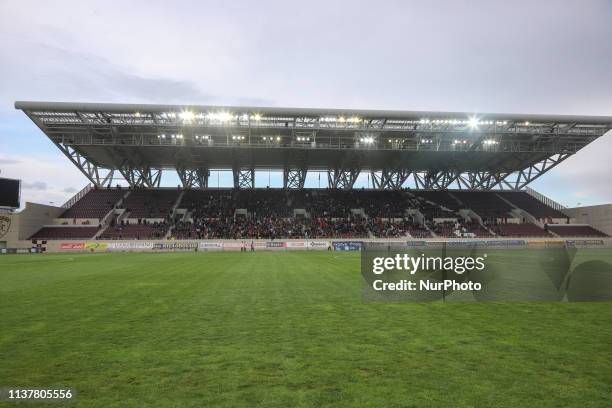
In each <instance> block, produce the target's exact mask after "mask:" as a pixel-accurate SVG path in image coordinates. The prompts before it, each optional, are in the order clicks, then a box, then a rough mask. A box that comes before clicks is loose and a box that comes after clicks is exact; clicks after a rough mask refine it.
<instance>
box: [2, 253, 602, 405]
mask: <svg viewBox="0 0 612 408" xmlns="http://www.w3.org/2000/svg"><path fill="white" fill-rule="evenodd" d="M361 284H362V283H361V275H360V272H359V255H358V254H345V253H328V252H283V253H273V252H256V253H166V254H144V253H140V254H127V253H126V254H123V253H114V254H89V255H77V254H74V255H72V254H68V255H65V254H59V255H37V256H4V257H0V387H2V386H18V387H26V388H27V387H47V388H48V387H72V388H74V389H76V392H77V396H76V400H75V403H74V404H73V405H71V406H76V407H105V408H108V407H144V406H175V407H209V406H221V407H253V406H270V407H294V406H297V407H302V406H303V407H323V406H339V407H422V406H448V407H512V408H516V407H526V406H529V407H560V406H575V407H610V406H612V304H611V303H580V304H579V303H535V302H534V303H446V304H443V303H395V304H393V303H380V302H379V303H367V302H363V301H362V298H361V290H362V286H361ZM0 405H1V403H0ZM5 406H15V405H14V404H8V403H6V404H5ZM49 406H62V404H59V405H58V403H52V404H49Z"/></svg>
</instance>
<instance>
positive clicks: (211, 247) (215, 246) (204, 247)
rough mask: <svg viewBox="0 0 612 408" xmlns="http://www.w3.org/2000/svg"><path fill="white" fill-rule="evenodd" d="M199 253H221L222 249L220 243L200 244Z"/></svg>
mask: <svg viewBox="0 0 612 408" xmlns="http://www.w3.org/2000/svg"><path fill="white" fill-rule="evenodd" d="M198 249H199V250H200V251H221V250H222V249H223V243H222V242H200V243H199V244H198Z"/></svg>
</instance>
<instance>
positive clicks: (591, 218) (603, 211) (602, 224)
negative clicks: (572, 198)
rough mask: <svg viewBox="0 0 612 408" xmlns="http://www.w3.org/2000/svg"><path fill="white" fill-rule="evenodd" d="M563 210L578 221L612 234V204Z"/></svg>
mask: <svg viewBox="0 0 612 408" xmlns="http://www.w3.org/2000/svg"><path fill="white" fill-rule="evenodd" d="M563 211H564V212H565V213H566V214H567V215H569V216H570V217H571V218H574V219H575V220H576V221H575V222H576V223H578V224H588V225H591V226H592V227H594V228H597V229H598V230H600V231H602V232H605V233H606V234H608V235H610V236H612V204H604V205H592V206H588V207H575V208H565V209H564V210H563Z"/></svg>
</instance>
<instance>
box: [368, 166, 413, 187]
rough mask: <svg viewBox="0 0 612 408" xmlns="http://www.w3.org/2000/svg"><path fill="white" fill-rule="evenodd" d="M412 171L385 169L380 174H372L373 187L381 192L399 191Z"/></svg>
mask: <svg viewBox="0 0 612 408" xmlns="http://www.w3.org/2000/svg"><path fill="white" fill-rule="evenodd" d="M410 173H411V172H410V170H390V169H383V170H382V171H380V172H375V171H373V172H371V173H370V174H371V176H372V185H373V187H374V188H378V189H380V190H398V189H400V188H402V186H403V185H404V183H405V182H406V180H407V179H408V177H409V176H410Z"/></svg>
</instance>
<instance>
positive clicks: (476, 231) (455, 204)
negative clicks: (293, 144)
mask: <svg viewBox="0 0 612 408" xmlns="http://www.w3.org/2000/svg"><path fill="white" fill-rule="evenodd" d="M126 192H127V190H124V189H119V188H117V189H115V188H108V189H91V190H90V191H89V192H87V194H85V195H84V196H83V197H82V198H81V199H80V200H79V201H78V202H77V203H76V204H74V205H73V206H72V207H71V208H70V209H68V210H67V211H65V212H64V214H63V215H62V217H63V218H72V217H74V218H77V217H78V218H102V217H103V216H104V215H106V214H107V213H108V211H109V210H110V209H112V208H123V209H125V212H124V213H123V214H122V215H115V216H114V218H113V219H112V221H111V226H110V227H108V228H106V230H105V231H104V232H103V233H102V234H101V236H100V237H101V238H104V239H119V238H124V239H149V238H161V237H164V236H165V235H166V234H167V232H168V230H169V229H171V228H172V236H173V237H175V238H177V239H187V238H258V237H259V238H301V237H312V238H314V237H326V238H339V237H349V236H350V237H368V236H372V237H403V236H407V234H410V235H411V236H413V237H422V238H426V237H432V236H440V237H457V236H477V237H488V236H494V235H497V236H506V237H531V236H533V237H545V236H550V235H551V234H550V233H549V232H548V231H546V230H544V229H542V228H540V227H538V226H537V225H535V224H531V223H529V222H527V220H524V219H523V220H521V221H522V223H521V224H512V223H508V224H506V223H505V219H506V218H509V217H511V215H510V211H512V210H513V209H515V208H520V209H521V210H524V211H527V212H528V213H529V214H531V215H534V216H535V217H536V218H544V219H546V218H548V219H552V218H567V217H566V216H565V215H564V214H562V213H560V212H559V211H557V210H555V209H553V208H550V207H548V206H547V205H545V204H544V203H542V202H540V201H539V200H537V199H536V198H534V197H532V196H530V195H529V194H527V193H525V192H474V191H414V190H399V191H378V190H365V189H361V190H359V189H357V190H329V189H303V190H283V189H251V190H236V189H206V190H203V189H195V190H186V191H185V192H184V194H183V195H182V198H181V199H180V202H179V203H177V202H178V201H179V197H180V195H181V190H180V189H178V188H172V189H135V190H131V191H130V192H129V194H128V195H127V197H126V198H125V199H124V200H123V202H122V203H121V204H120V205H119V202H120V200H121V198H122V197H124V195H125V193H126ZM175 205H177V208H178V209H182V210H183V211H182V212H180V214H176V215H174V218H173V217H172V209H173V207H174V206H175ZM238 209H244V210H246V213H247V214H248V216H246V214H243V213H242V212H240V214H241V216H238V215H239V214H238V212H237V210H238ZM463 209H466V210H467V209H469V210H471V211H473V212H474V213H476V214H477V215H479V216H480V218H481V219H482V221H483V224H484V225H481V224H480V219H478V218H474V217H472V221H469V222H466V221H464V220H463V219H464V215H462V216H460V215H459V213H458V211H459V210H463ZM296 210H304V211H305V212H306V213H307V214H308V216H309V218H308V217H304V214H303V212H304V211H301V212H299V211H298V212H299V215H296V214H294V212H296ZM408 210H418V212H420V214H421V215H422V216H423V217H424V219H423V218H421V219H420V220H417V219H416V218H418V217H416V216H408V214H409V212H408ZM183 214H185V215H183ZM463 214H465V213H463ZM470 214H471V213H470ZM118 217H119V218H122V219H124V220H129V219H132V220H134V219H138V223H137V224H135V223H132V225H128V224H127V223H125V222H117V221H116V219H117V218H118ZM434 218H442V219H448V220H449V221H447V222H435V220H434ZM152 219H155V220H160V219H161V220H164V221H163V222H161V223H156V224H153V225H152V224H151V222H149V223H147V222H146V220H152ZM141 221H142V223H141ZM116 224H117V225H116ZM91 229H92V231H93V233H92V234H89V232H85V230H81V231H80V232H74V231H72V230H71V229H70V228H68V227H46V228H44V229H42V230H41V231H39V232H37V233H36V234H35V235H34V236H33V238H58V239H61V238H91V237H92V236H93V235H95V234H96V232H97V230H98V229H97V228H96V227H91ZM430 231H433V234H432V232H430ZM550 231H553V232H554V233H555V234H557V235H560V236H602V235H605V234H603V233H601V232H599V231H597V230H594V229H593V228H591V227H584V228H578V227H570V226H566V227H560V228H554V227H550ZM49 234H52V235H54V236H53V237H50V236H49ZM74 234H77V235H78V236H75V235H74Z"/></svg>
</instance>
